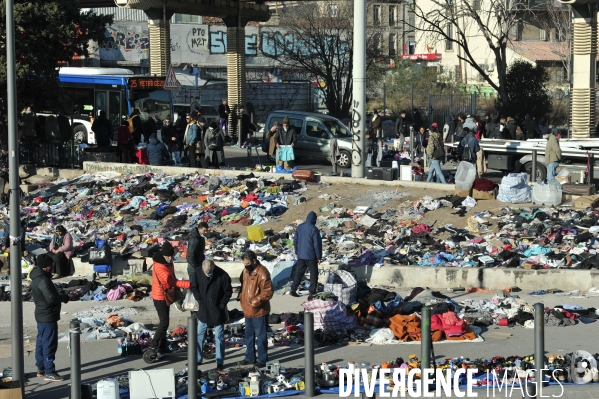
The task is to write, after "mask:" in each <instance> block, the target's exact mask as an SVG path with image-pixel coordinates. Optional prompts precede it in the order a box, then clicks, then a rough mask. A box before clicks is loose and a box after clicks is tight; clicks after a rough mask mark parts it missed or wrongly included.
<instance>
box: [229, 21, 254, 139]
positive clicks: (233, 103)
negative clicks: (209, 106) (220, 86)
mask: <svg viewBox="0 0 599 399" xmlns="http://www.w3.org/2000/svg"><path fill="white" fill-rule="evenodd" d="M223 22H224V23H225V25H226V26H227V99H228V101H229V107H230V108H231V117H230V118H229V135H231V134H233V133H239V126H238V125H239V118H240V117H241V115H239V112H238V107H239V106H240V105H244V106H245V101H246V77H245V26H246V25H247V23H248V22H249V21H248V20H247V19H245V18H242V17H241V16H240V15H237V16H230V17H226V18H223ZM243 139H244V138H243V137H241V134H237V143H238V145H239V146H241V145H242V144H243V141H242V140H243Z"/></svg>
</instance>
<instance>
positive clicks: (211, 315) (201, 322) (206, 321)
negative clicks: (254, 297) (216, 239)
mask: <svg viewBox="0 0 599 399" xmlns="http://www.w3.org/2000/svg"><path fill="white" fill-rule="evenodd" d="M190 280H191V292H192V294H193V297H194V298H195V299H196V301H198V305H199V306H198V314H197V318H198V335H197V338H198V365H200V364H202V363H203V361H204V356H203V352H204V339H205V337H206V331H207V330H208V328H209V327H213V328H214V341H215V343H216V371H223V369H224V362H225V323H226V322H227V321H228V319H229V317H228V314H227V304H228V303H229V300H230V299H231V297H232V296H233V288H232V286H231V277H230V276H229V274H227V272H225V271H224V270H223V269H221V268H220V267H218V266H216V265H215V264H214V262H213V261H211V260H204V261H203V262H202V263H201V267H198V268H196V269H195V273H194V274H193V275H191V276H190Z"/></svg>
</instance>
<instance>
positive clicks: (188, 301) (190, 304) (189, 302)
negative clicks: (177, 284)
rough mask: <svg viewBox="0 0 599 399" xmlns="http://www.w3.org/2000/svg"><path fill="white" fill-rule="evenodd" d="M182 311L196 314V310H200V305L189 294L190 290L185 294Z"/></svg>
mask: <svg viewBox="0 0 599 399" xmlns="http://www.w3.org/2000/svg"><path fill="white" fill-rule="evenodd" d="M183 310H187V311H190V312H197V311H198V310H200V305H199V304H198V301H196V299H195V297H194V296H193V294H192V293H191V290H187V294H186V295H185V299H184V300H183Z"/></svg>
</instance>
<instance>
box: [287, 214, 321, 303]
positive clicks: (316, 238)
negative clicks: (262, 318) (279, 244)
mask: <svg viewBox="0 0 599 399" xmlns="http://www.w3.org/2000/svg"><path fill="white" fill-rule="evenodd" d="M293 246H294V248H295V255H296V256H297V264H296V270H295V276H294V278H293V284H291V292H290V295H291V296H295V297H298V296H299V294H298V293H297V287H298V286H299V284H300V281H301V280H302V277H304V274H305V273H306V269H308V271H309V272H310V295H314V294H316V287H317V283H318V264H319V263H320V260H321V259H322V237H321V236H320V231H319V230H318V228H317V227H316V213H314V212H310V213H308V217H306V221H305V222H304V223H302V224H300V225H299V226H297V230H296V231H295V236H294V237H293Z"/></svg>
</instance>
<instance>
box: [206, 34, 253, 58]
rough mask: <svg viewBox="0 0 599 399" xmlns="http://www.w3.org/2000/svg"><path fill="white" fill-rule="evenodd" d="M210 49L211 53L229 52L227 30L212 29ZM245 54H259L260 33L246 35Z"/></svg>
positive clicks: (251, 55) (249, 55) (250, 55)
mask: <svg viewBox="0 0 599 399" xmlns="http://www.w3.org/2000/svg"><path fill="white" fill-rule="evenodd" d="M208 51H210V54H227V32H226V31H224V30H215V31H210V40H209V46H208ZM245 55H246V56H248V57H255V56H257V55H258V35H256V34H250V35H245Z"/></svg>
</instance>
